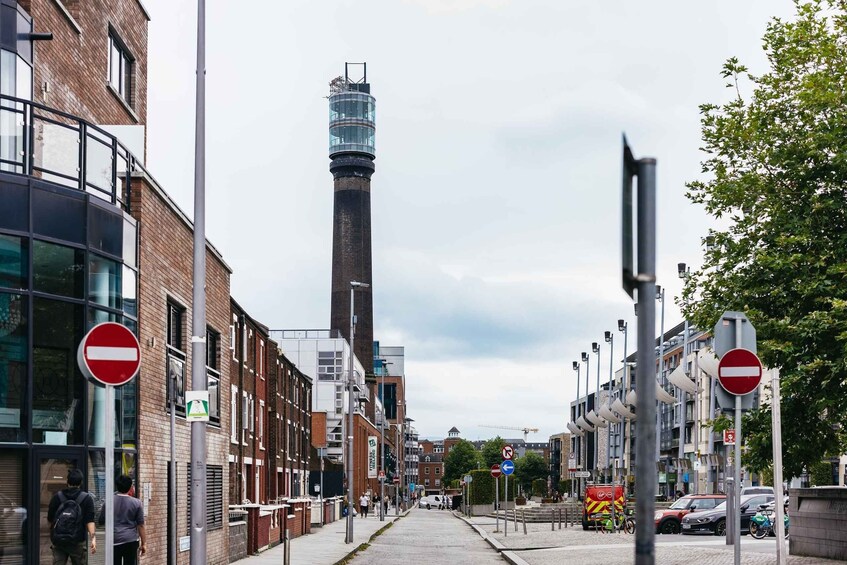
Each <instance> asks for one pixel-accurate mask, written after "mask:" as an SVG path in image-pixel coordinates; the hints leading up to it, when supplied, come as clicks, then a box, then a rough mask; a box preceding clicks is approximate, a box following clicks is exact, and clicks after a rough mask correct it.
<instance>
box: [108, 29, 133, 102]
mask: <svg viewBox="0 0 847 565" xmlns="http://www.w3.org/2000/svg"><path fill="white" fill-rule="evenodd" d="M134 63H135V60H134V59H133V58H132V56H131V55H130V54H129V51H128V50H127V48H126V46H125V45H124V43H123V42H122V41H121V40H120V39H118V37H117V35H116V34H115V33H114V32H109V84H111V85H112V87H113V88H114V89H115V90H116V91H117V92H118V94H120V95H121V97H122V98H123V99H124V100H126V102H127V104H132V67H133V66H134Z"/></svg>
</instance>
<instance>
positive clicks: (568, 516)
mask: <svg viewBox="0 0 847 565" xmlns="http://www.w3.org/2000/svg"><path fill="white" fill-rule="evenodd" d="M570 523H571V516H570V510H568V508H567V507H565V529H567V527H568V524H570Z"/></svg>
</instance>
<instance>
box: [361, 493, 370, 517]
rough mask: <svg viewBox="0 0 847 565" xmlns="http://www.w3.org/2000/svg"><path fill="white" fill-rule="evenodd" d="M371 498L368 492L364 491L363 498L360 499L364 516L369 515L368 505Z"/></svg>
mask: <svg viewBox="0 0 847 565" xmlns="http://www.w3.org/2000/svg"><path fill="white" fill-rule="evenodd" d="M370 503H371V499H370V497H369V496H368V493H364V494H363V495H362V498H360V499H359V510H360V511H361V512H362V517H364V518H367V517H368V505H370Z"/></svg>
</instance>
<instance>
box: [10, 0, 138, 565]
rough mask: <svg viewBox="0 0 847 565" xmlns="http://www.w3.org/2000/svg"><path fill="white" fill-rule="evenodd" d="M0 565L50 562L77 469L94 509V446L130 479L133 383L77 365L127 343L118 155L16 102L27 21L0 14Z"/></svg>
mask: <svg viewBox="0 0 847 565" xmlns="http://www.w3.org/2000/svg"><path fill="white" fill-rule="evenodd" d="M0 24H2V25H0V94H1V96H0V507H2V514H0V562H2V563H4V564H7V563H8V564H11V563H45V562H49V561H50V557H49V555H50V550H49V531H48V526H47V522H46V520H45V515H46V512H47V505H48V503H49V501H50V497H51V496H52V493H53V492H55V490H56V489H57V487H58V486H59V485H64V483H65V481H66V478H67V471H68V470H69V469H70V468H80V469H81V470H82V471H83V473H84V475H85V477H86V479H87V481H88V484H87V485H84V488H85V489H86V490H88V491H89V492H91V493H92V494H93V495H94V497H95V500H96V501H97V506H98V507H99V505H100V503H101V502H100V501H102V497H103V494H104V492H103V490H104V484H105V474H104V468H103V465H104V448H105V445H106V442H107V441H112V442H113V443H114V445H115V448H116V453H115V463H116V465H115V467H116V468H115V471H116V472H118V471H120V472H124V473H128V474H130V475H131V476H134V474H135V461H136V446H137V437H138V431H137V408H136V406H137V396H138V391H137V385H136V384H135V382H132V383H130V384H128V385H125V386H123V387H120V388H118V389H116V395H115V402H116V411H115V413H116V414H117V415H118V416H117V417H116V422H115V437H114V438H106V437H104V435H103V429H104V427H103V416H104V396H105V395H104V391H103V389H102V388H101V387H99V386H95V385H94V384H92V383H89V382H88V381H87V380H86V379H85V378H84V377H83V376H82V374H81V373H80V371H79V368H78V367H77V360H76V359H77V346H78V344H79V343H80V340H81V339H82V337H83V336H84V335H85V333H86V332H87V331H88V330H89V329H90V328H91V327H93V326H94V325H95V324H97V323H99V322H104V321H117V322H121V323H123V324H125V325H126V326H128V327H129V328H130V329H132V330H133V331H136V332H137V327H138V321H137V313H138V305H137V294H138V292H137V287H138V275H137V272H138V233H137V224H136V221H135V220H134V219H133V218H132V217H131V216H130V215H129V213H128V212H129V210H128V198H129V195H128V194H127V191H128V187H129V182H128V180H129V177H128V174H129V171H131V169H132V166H133V164H132V162H133V157H132V155H131V154H130V153H129V152H128V151H127V150H126V149H125V148H124V147H123V146H122V145H121V144H120V143H119V142H118V141H117V140H116V139H115V138H114V137H112V136H111V135H109V134H108V133H107V132H105V131H104V130H102V129H100V128H98V127H96V126H95V125H93V124H91V123H88V122H86V121H84V120H81V119H78V118H76V117H74V116H71V115H68V114H66V113H63V112H59V111H56V110H54V109H51V108H48V107H46V106H43V105H41V104H36V103H33V102H31V101H30V98H31V93H32V75H33V72H32V66H31V65H32V41H26V40H21V37H23V38H26V37H27V34H29V33H30V32H31V30H32V20H31V19H30V18H29V16H28V15H27V14H26V12H24V11H23V10H21V9H20V8H18V7H17V5H16V4H15V3H10V2H7V1H5V0H4V1H3V2H2V4H0Z"/></svg>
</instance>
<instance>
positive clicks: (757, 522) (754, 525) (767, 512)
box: [750, 505, 788, 539]
mask: <svg viewBox="0 0 847 565" xmlns="http://www.w3.org/2000/svg"><path fill="white" fill-rule="evenodd" d="M775 517H776V512H775V511H774V509H773V508H772V507H770V508H768V507H766V506H765V505H762V506H760V507H759V511H758V512H756V515H755V516H753V517H752V518H751V519H750V535H751V536H752V537H754V538H756V539H764V538H765V537H767V536H768V535H771V534H776V532H775V531H774V520H773V519H774V518H775ZM783 522H784V524H785V537H786V538H787V537H788V514H787V513H786V514H785V516H784V517H783Z"/></svg>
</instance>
